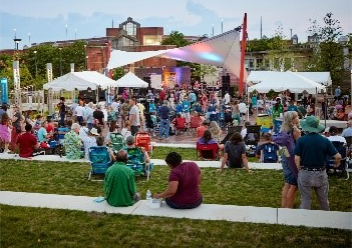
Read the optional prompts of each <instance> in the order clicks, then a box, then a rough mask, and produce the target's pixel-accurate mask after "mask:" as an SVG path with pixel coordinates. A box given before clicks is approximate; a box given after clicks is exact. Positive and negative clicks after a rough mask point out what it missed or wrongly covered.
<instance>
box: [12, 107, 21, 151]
mask: <svg viewBox="0 0 352 248" xmlns="http://www.w3.org/2000/svg"><path fill="white" fill-rule="evenodd" d="M13 111H14V112H13V116H12V126H13V128H12V132H11V147H10V149H11V151H12V152H15V148H16V143H17V137H18V135H19V134H20V133H21V132H22V126H21V124H22V114H21V111H20V109H19V107H18V106H16V105H15V106H14V107H13Z"/></svg>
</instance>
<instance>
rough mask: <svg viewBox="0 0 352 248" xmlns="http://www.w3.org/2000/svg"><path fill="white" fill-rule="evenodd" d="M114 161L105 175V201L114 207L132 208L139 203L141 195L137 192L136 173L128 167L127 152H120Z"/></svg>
mask: <svg viewBox="0 0 352 248" xmlns="http://www.w3.org/2000/svg"><path fill="white" fill-rule="evenodd" d="M114 160H115V163H114V164H113V165H112V166H111V167H110V168H109V169H108V170H107V171H106V174H105V180H104V190H105V200H106V201H107V203H108V204H109V205H111V206H114V207H125V206H132V205H133V204H134V203H135V202H137V201H139V199H140V195H139V193H137V192H136V183H135V176H134V172H133V170H132V169H130V168H128V167H126V162H127V153H126V151H125V150H120V151H119V152H118V153H117V154H116V155H115V159H114Z"/></svg>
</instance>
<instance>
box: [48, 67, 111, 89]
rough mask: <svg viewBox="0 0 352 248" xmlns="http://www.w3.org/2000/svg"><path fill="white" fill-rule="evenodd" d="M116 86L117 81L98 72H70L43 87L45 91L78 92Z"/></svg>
mask: <svg viewBox="0 0 352 248" xmlns="http://www.w3.org/2000/svg"><path fill="white" fill-rule="evenodd" d="M114 84H116V81H114V80H112V79H110V78H108V77H106V76H104V75H103V74H100V73H99V72H96V71H82V72H70V73H67V74H65V75H63V76H61V77H59V78H56V79H55V80H53V81H51V82H50V83H46V84H44V85H43V89H44V90H48V89H52V90H53V91H60V90H66V91H73V90H75V89H77V90H86V89H87V88H90V89H91V90H96V88H97V87H99V86H100V87H101V88H103V89H105V88H107V87H109V86H113V85H114Z"/></svg>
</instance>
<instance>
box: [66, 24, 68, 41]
mask: <svg viewBox="0 0 352 248" xmlns="http://www.w3.org/2000/svg"><path fill="white" fill-rule="evenodd" d="M65 27H66V40H67V27H68V25H67V24H66V25H65Z"/></svg>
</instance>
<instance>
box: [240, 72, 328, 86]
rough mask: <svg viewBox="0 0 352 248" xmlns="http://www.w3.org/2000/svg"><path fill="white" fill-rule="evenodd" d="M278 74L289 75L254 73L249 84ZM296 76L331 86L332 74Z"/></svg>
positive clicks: (248, 79) (306, 73) (300, 73)
mask: <svg viewBox="0 0 352 248" xmlns="http://www.w3.org/2000/svg"><path fill="white" fill-rule="evenodd" d="M277 73H281V74H282V73H289V71H287V72H277V71H252V72H251V73H250V74H249V76H248V77H247V83H249V84H251V83H252V84H257V83H260V82H262V81H265V80H267V79H270V78H272V77H274V76H275V74H277ZM295 73H296V74H298V75H300V76H303V77H305V78H308V79H310V80H313V81H314V82H316V83H319V84H324V85H325V86H329V85H331V83H332V81H331V77H330V72H295Z"/></svg>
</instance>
